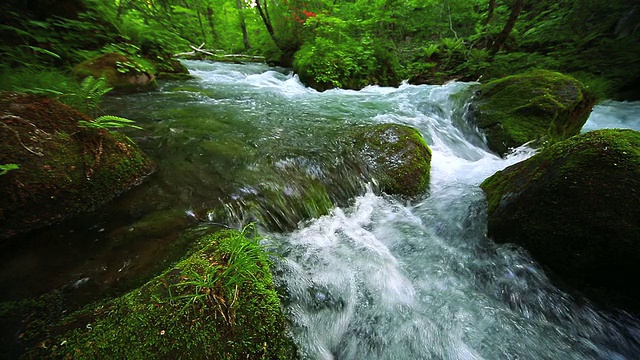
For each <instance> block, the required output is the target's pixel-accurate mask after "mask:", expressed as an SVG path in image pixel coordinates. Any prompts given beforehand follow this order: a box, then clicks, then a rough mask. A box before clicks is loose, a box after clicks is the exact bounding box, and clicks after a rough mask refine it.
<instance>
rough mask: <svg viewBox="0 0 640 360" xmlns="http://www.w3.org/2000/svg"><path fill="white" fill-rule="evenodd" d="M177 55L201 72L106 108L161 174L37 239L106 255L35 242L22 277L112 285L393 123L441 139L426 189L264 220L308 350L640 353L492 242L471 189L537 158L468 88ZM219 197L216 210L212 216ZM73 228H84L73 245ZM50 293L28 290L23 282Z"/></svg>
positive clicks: (614, 114)
mask: <svg viewBox="0 0 640 360" xmlns="http://www.w3.org/2000/svg"><path fill="white" fill-rule="evenodd" d="M186 64H187V66H188V67H189V68H190V70H191V73H192V74H193V75H194V76H195V78H194V79H192V80H186V81H176V82H168V83H165V84H163V85H162V86H161V88H160V89H159V90H158V91H156V92H152V93H148V94H140V95H133V96H126V97H121V98H112V99H111V101H110V104H109V105H108V106H107V107H106V111H107V112H108V113H112V114H114V115H120V116H126V117H129V118H132V119H136V120H137V121H138V123H139V125H141V126H143V127H144V128H145V130H141V131H137V130H131V131H130V132H129V135H130V136H131V137H133V138H134V139H135V140H136V141H137V142H138V143H139V144H140V145H141V147H142V148H143V149H144V150H145V151H146V152H148V153H149V154H151V156H152V157H153V158H154V159H155V160H156V161H157V163H158V164H159V168H160V171H159V173H158V174H156V175H154V176H153V177H152V178H151V179H149V181H147V182H146V183H145V184H143V186H141V187H140V188H138V189H136V190H135V191H133V192H130V193H128V194H125V196H124V197H123V198H122V199H120V200H118V201H117V202H115V204H112V205H111V206H110V207H108V208H107V209H103V210H102V212H101V215H95V214H94V215H91V216H88V217H87V218H84V219H81V220H80V221H79V222H76V223H75V224H73V225H65V226H66V227H65V226H63V227H58V228H56V229H54V230H51V229H49V230H47V231H45V232H43V233H42V234H45V233H48V234H51V233H54V234H55V235H54V236H53V237H56V238H58V237H59V238H64V239H65V240H64V241H65V242H66V243H63V242H62V240H57V242H56V241H54V244H56V245H57V246H63V249H66V251H70V250H77V247H78V244H81V243H83V240H86V238H87V237H90V238H94V237H95V239H96V240H95V242H96V243H97V244H103V245H100V246H97V247H98V248H102V249H105V248H106V249H107V250H108V251H104V253H107V252H108V253H110V254H111V255H104V253H100V252H96V251H95V250H93V251H94V252H93V253H91V251H89V250H85V251H77V252H79V253H81V255H80V256H84V257H86V258H89V259H88V260H83V262H81V263H75V264H74V265H70V266H66V267H65V266H62V265H59V264H57V262H56V263H55V265H52V264H48V263H47V262H44V264H42V263H41V262H43V260H42V259H41V258H44V257H46V255H45V254H42V253H41V254H39V255H38V253H37V252H36V253H33V252H31V250H33V249H31V250H22V251H21V252H20V254H21V258H24V259H30V261H31V262H33V263H34V265H33V266H32V268H31V269H29V271H28V272H27V276H33V274H35V273H38V272H43V271H44V272H46V271H47V269H50V268H55V269H56V270H57V272H58V275H57V276H55V277H53V276H51V277H47V278H42V279H39V278H38V279H39V282H47V281H48V282H50V283H53V284H54V285H50V286H52V287H55V286H60V285H62V284H74V285H78V283H77V282H78V281H81V280H85V279H96V278H97V279H99V282H100V284H103V286H108V285H109V284H110V283H112V282H114V281H115V280H113V279H115V278H118V276H119V275H118V274H121V273H123V272H124V273H126V272H127V271H129V272H134V271H140V270H139V269H140V268H142V267H145V265H146V264H148V263H149V262H151V261H153V260H154V259H155V260H157V259H158V258H160V259H161V258H162V253H163V252H164V251H165V250H166V249H168V248H170V247H171V244H172V241H173V239H175V237H174V236H172V234H173V233H175V232H177V231H180V230H182V229H185V228H187V227H189V226H193V223H191V222H189V217H193V218H196V219H199V220H203V222H205V223H206V222H207V221H216V222H225V224H227V225H228V226H235V227H237V226H241V225H242V224H243V223H244V222H245V221H248V220H250V219H249V218H250V217H251V216H250V215H248V214H245V213H243V212H242V211H241V210H242V209H243V208H242V206H228V204H230V203H234V204H240V205H242V204H247V203H248V202H249V201H253V202H254V203H255V202H256V201H258V200H261V201H265V200H264V198H261V197H260V196H261V195H260V194H263V193H265V192H266V191H268V192H271V193H281V194H284V195H282V196H283V197H286V196H289V195H290V194H294V193H296V192H304V191H305V184H306V183H307V182H313V181H316V180H317V179H322V178H324V177H327V176H330V175H331V174H329V173H332V172H333V171H337V170H338V168H339V166H340V163H339V162H338V163H336V156H335V154H336V151H338V150H339V149H337V148H338V147H339V146H340V144H339V143H337V142H336V141H335V139H336V138H338V137H339V136H340V134H342V133H344V132H345V130H347V129H349V128H350V127H353V126H357V125H362V124H373V123H385V122H393V123H402V124H408V125H411V126H414V127H416V128H417V129H419V130H420V131H421V133H422V134H423V136H424V137H425V139H426V140H427V143H428V144H429V146H430V147H431V149H432V151H433V159H432V170H431V183H430V189H429V191H428V193H427V194H424V196H422V197H420V198H418V199H415V200H413V201H410V202H407V201H404V200H400V199H398V198H395V197H390V196H386V195H376V194H375V192H374V191H372V190H371V189H370V188H369V185H367V184H362V187H360V188H358V187H352V188H349V189H348V190H349V191H346V192H345V194H346V195H348V196H345V199H347V198H348V199H349V201H345V202H341V203H339V206H336V207H334V208H333V209H332V210H331V212H330V214H328V215H326V216H323V217H321V218H317V219H311V220H307V221H306V222H303V223H300V224H299V225H298V226H297V229H295V230H293V231H286V232H269V231H268V230H267V229H264V230H263V234H264V235H265V238H266V239H265V245H266V246H267V247H268V248H269V249H271V250H272V251H274V252H275V253H276V254H279V255H281V256H278V257H276V258H275V259H276V266H275V269H274V271H275V275H276V279H275V280H276V283H277V286H278V288H279V289H280V290H281V291H282V294H283V297H284V303H285V312H286V314H287V315H288V317H289V319H290V321H291V324H292V331H293V335H294V338H295V340H296V342H297V344H298V346H299V348H300V351H301V353H302V355H303V358H308V359H634V358H638V357H639V356H640V321H638V320H637V319H633V318H631V317H629V316H627V315H625V314H624V313H615V314H611V313H605V312H600V311H598V310H597V309H595V308H594V307H592V306H591V305H589V304H588V302H585V301H584V300H582V299H574V298H573V297H572V296H571V295H569V294H567V293H565V292H563V291H561V290H559V289H557V288H555V287H554V286H553V285H552V284H551V283H550V281H549V280H548V279H547V277H546V276H545V274H544V272H543V271H542V270H541V268H540V266H538V265H537V264H536V263H534V261H533V260H532V259H531V258H530V257H529V256H528V255H527V254H526V252H524V251H522V250H521V249H518V248H516V247H513V246H509V245H495V244H493V243H492V242H491V241H490V240H488V239H487V238H486V237H485V233H486V204H485V200H484V196H483V193H482V191H481V190H480V188H479V187H478V185H479V184H480V183H481V182H482V181H483V180H484V179H486V178H487V177H488V176H490V175H491V174H493V173H495V172H496V171H498V170H501V169H503V168H505V167H506V166H509V165H511V164H514V163H516V162H518V161H521V160H524V159H526V158H527V157H529V156H531V155H532V153H533V152H532V151H531V150H529V149H526V148H522V149H519V150H518V151H517V152H515V153H514V154H512V155H511V156H509V157H507V158H506V159H502V158H499V157H497V156H495V155H494V154H492V153H491V152H489V151H488V150H487V148H486V146H485V145H484V143H483V140H482V136H481V135H480V134H479V133H478V132H477V131H476V130H475V129H474V128H473V127H471V126H469V125H468V124H467V123H466V122H465V120H464V110H465V102H466V100H467V99H468V91H466V89H467V88H468V87H469V86H470V84H465V83H450V84H447V85H444V86H426V85H422V86H412V85H406V84H405V85H402V86H400V87H399V88H380V87H368V88H366V89H364V90H361V91H349V90H331V91H326V92H323V93H319V92H316V91H314V90H312V89H308V88H305V87H304V86H303V85H301V84H300V83H299V82H298V81H297V78H296V77H294V76H291V75H290V74H288V72H287V71H285V70H283V69H274V68H268V67H266V66H264V65H232V64H215V63H206V62H186ZM639 113H640V105H639V104H637V103H615V102H609V103H605V104H602V105H599V106H597V107H596V108H595V109H594V112H593V114H592V116H591V118H590V120H589V122H588V123H587V124H586V125H585V129H595V128H602V127H631V128H636V129H638V128H639V127H640V115H639ZM293 170H295V171H293ZM256 199H258V200H256ZM269 199H272V198H267V201H269ZM277 199H282V197H280V198H277ZM343 200H344V199H343ZM258 202H259V201H258ZM283 204H284V206H283V207H286V205H287V203H286V202H284V203H283ZM259 205H262V206H264V205H265V204H264V203H262V204H259ZM267 205H269V204H267ZM221 207H222V208H223V209H226V210H227V214H226V216H219V214H218V213H216V211H214V210H212V209H219V208H221ZM278 210H279V211H281V212H282V211H284V213H283V214H284V215H283V216H285V217H286V216H289V215H295V214H289V213H287V212H286V209H282V208H281V209H278ZM236 211H237V212H236ZM185 213H187V214H190V215H188V216H187V215H185ZM105 214H106V215H105ZM156 214H165V215H166V216H165V217H160V218H161V219H173V220H172V222H168V223H169V224H170V225H171V226H169V227H170V228H171V230H167V229H155V228H154V229H153V230H149V231H148V232H147V233H144V232H143V233H137V232H136V231H138V230H137V229H144V226H142V224H145V219H147V220H148V219H151V220H153V219H155V218H154V216H157V215H156ZM167 214H168V215H167ZM230 215H233V216H230ZM162 221H164V220H162ZM148 222H149V221H147V222H146V223H148ZM151 222H153V221H151ZM87 229H88V230H87ZM74 233H81V234H82V235H81V236H79V238H78V239H75V240H73V236H72V234H74ZM131 233H133V234H135V236H129V237H127V236H126V235H127V234H131ZM123 234H124V235H123ZM42 236H45V235H42ZM114 239H115V240H114ZM123 239H124V240H123ZM52 241H53V240H52ZM114 241H116V243H119V244H121V243H122V242H125V241H130V243H129V245H128V246H125V245H119V246H118V247H116V248H115V250H114V247H112V246H107V245H104V244H106V243H112V242H114ZM64 244H68V245H66V247H65V246H64ZM56 245H53V246H56ZM53 246H52V247H53ZM85 246H86V245H85ZM33 251H35V250H33ZM87 253H90V256H87ZM149 253H150V254H151V255H145V254H149ZM114 254H115V255H114ZM58 256H62V255H58ZM76 256H77V255H76ZM145 259H146V260H145ZM58 261H60V262H62V261H64V257H62V259H60V260H58ZM3 270H4V273H7V268H6V266H4V269H3ZM105 274H107V275H105ZM19 279H20V278H18V279H17V280H19ZM14 280H15V279H14ZM105 284H106V285H105ZM76 287H77V286H76ZM45 289H47V287H38V286H37V285H33V289H32V292H37V291H43V290H45ZM18 293H20V292H18Z"/></svg>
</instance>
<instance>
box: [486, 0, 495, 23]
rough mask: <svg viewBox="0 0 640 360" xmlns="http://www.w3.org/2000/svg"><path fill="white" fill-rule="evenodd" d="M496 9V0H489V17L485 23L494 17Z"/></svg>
mask: <svg viewBox="0 0 640 360" xmlns="http://www.w3.org/2000/svg"><path fill="white" fill-rule="evenodd" d="M495 9H496V0H489V10H487V18H486V19H485V20H484V25H487V24H489V23H490V22H491V19H493V11H494V10H495Z"/></svg>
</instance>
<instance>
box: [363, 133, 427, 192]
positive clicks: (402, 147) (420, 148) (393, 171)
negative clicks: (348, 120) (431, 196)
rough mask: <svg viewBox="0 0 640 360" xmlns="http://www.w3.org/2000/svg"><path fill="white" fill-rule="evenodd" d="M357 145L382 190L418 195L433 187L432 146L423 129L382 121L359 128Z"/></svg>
mask: <svg viewBox="0 0 640 360" xmlns="http://www.w3.org/2000/svg"><path fill="white" fill-rule="evenodd" d="M353 139H354V140H353V144H354V147H355V148H356V149H357V151H358V152H359V153H360V155H361V156H362V157H363V158H364V160H365V161H366V163H367V165H368V166H369V167H370V168H371V169H372V171H373V177H374V179H376V180H377V181H378V182H379V185H380V187H381V189H382V191H385V192H387V193H389V194H399V195H405V196H416V195H419V194H422V193H424V192H425V191H426V190H427V188H428V186H429V173H430V170H431V149H429V147H428V146H427V143H426V142H425V140H424V138H423V137H422V135H421V134H420V132H419V131H418V130H416V129H414V128H412V127H409V126H404V125H397V124H380V125H374V126H369V127H363V128H361V129H358V130H357V131H356V132H354V134H353Z"/></svg>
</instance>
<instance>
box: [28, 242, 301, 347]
mask: <svg viewBox="0 0 640 360" xmlns="http://www.w3.org/2000/svg"><path fill="white" fill-rule="evenodd" d="M251 236H252V234H247V233H241V232H238V231H224V232H220V233H218V234H216V235H209V236H207V237H205V238H203V239H202V241H204V242H205V243H206V244H207V245H205V247H204V249H203V250H201V251H198V252H197V253H195V254H194V255H192V256H190V257H189V258H187V259H186V260H184V261H182V262H180V263H179V264H178V265H177V266H176V267H175V268H173V269H172V270H169V271H167V272H165V273H164V274H162V275H160V276H159V277H157V278H155V279H153V280H152V281H150V282H148V283H147V284H145V285H144V286H142V287H141V288H139V289H136V290H134V291H131V292H130V293H128V294H125V295H124V296H122V297H120V298H117V299H115V300H112V301H109V302H107V303H104V304H99V305H92V306H89V307H87V308H85V309H84V310H81V311H79V312H76V313H74V314H72V315H70V316H68V317H66V318H65V319H63V320H62V321H60V322H59V323H58V324H56V325H54V326H52V327H49V328H48V329H47V331H46V333H48V334H49V335H48V336H47V339H45V340H43V341H42V342H40V344H42V343H44V344H48V345H49V346H47V348H44V347H38V346H36V347H34V348H33V349H31V351H30V352H29V353H28V354H27V356H28V357H35V358H43V357H46V358H87V359H89V358H92V359H93V358H122V359H124V358H126V359H150V358H172V359H173V358H175V359H179V358H190V359H292V358H295V348H294V346H293V343H292V342H291V340H290V338H289V337H288V335H287V327H286V324H285V321H284V317H283V314H282V312H281V309H280V301H279V299H278V296H277V294H276V292H275V290H274V289H273V285H272V278H271V273H270V271H269V259H268V257H267V255H266V254H265V253H264V252H263V250H262V249H261V247H260V245H259V243H258V240H257V239H252V238H251Z"/></svg>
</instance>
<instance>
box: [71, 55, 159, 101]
mask: <svg viewBox="0 0 640 360" xmlns="http://www.w3.org/2000/svg"><path fill="white" fill-rule="evenodd" d="M153 71H154V70H153V69H146V68H144V67H143V66H142V65H140V64H138V63H137V62H135V61H134V60H132V59H129V58H127V57H126V56H124V55H122V54H118V53H107V54H103V55H100V56H97V57H95V58H92V59H89V60H87V61H85V62H83V63H81V64H78V65H76V66H75V67H74V68H73V72H74V74H76V75H77V76H79V77H81V78H84V77H87V76H93V77H95V78H99V77H101V76H104V77H105V78H106V79H107V83H108V84H109V86H111V87H113V88H114V90H117V91H123V92H139V91H149V90H153V89H155V88H156V87H158V84H157V83H156V80H155V75H153V74H152V72H153Z"/></svg>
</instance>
